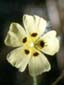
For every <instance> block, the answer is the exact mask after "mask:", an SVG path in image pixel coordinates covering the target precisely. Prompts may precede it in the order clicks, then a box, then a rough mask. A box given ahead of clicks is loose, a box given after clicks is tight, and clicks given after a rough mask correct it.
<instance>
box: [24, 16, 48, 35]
mask: <svg viewBox="0 0 64 85" xmlns="http://www.w3.org/2000/svg"><path fill="white" fill-rule="evenodd" d="M23 23H24V27H25V29H26V31H27V32H29V34H32V33H38V35H39V36H40V35H42V34H43V33H44V31H45V29H46V26H47V21H46V20H45V19H43V18H41V17H39V16H36V15H33V16H31V15H24V16H23Z"/></svg>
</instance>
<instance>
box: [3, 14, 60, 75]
mask: <svg viewBox="0 0 64 85" xmlns="http://www.w3.org/2000/svg"><path fill="white" fill-rule="evenodd" d="M23 24H24V28H23V27H22V26H21V25H20V24H18V23H12V24H11V25H10V29H9V31H8V34H7V36H6V38H5V44H6V45H7V46H11V47H18V48H16V49H15V50H13V51H12V52H10V53H9V54H8V55H7V60H8V62H9V63H11V64H12V66H15V67H16V68H18V69H19V70H20V71H21V72H23V71H24V70H25V68H26V67H27V65H28V69H29V73H30V75H31V76H37V75H40V74H42V73H43V72H46V71H49V70H50V69H51V66H50V63H49V61H48V59H47V58H46V56H45V55H44V54H43V53H45V54H48V55H54V54H55V53H56V52H58V50H59V40H58V39H57V37H56V31H54V30H52V31H50V32H48V33H44V32H45V29H46V26H47V22H46V20H44V19H43V18H41V17H39V16H36V15H34V16H31V15H24V16H23Z"/></svg>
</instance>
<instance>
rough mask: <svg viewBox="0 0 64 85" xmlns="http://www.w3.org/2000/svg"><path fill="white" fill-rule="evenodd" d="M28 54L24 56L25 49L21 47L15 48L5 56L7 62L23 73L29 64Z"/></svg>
mask: <svg viewBox="0 0 64 85" xmlns="http://www.w3.org/2000/svg"><path fill="white" fill-rule="evenodd" d="M30 58H31V57H30V53H29V54H25V49H24V48H23V47H20V48H17V49H15V50H13V51H12V52H10V53H9V54H8V55H7V60H8V62H9V63H10V64H11V65H12V66H14V67H16V68H18V69H19V71H21V72H23V71H24V70H25V68H26V66H27V64H28V63H29V60H30Z"/></svg>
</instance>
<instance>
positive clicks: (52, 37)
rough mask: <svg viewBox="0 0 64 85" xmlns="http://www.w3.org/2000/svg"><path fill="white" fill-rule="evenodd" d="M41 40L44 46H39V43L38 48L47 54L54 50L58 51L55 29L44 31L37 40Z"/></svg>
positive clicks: (53, 52) (51, 53)
mask: <svg viewBox="0 0 64 85" xmlns="http://www.w3.org/2000/svg"><path fill="white" fill-rule="evenodd" d="M41 41H43V42H44V46H43V47H41V46H40V45H39V49H40V50H41V51H42V52H44V53H46V54H48V55H54V54H55V53H56V52H58V51H59V40H58V38H57V37H56V31H54V30H53V31H50V32H48V33H46V34H45V35H44V36H42V37H41V38H40V40H39V42H41Z"/></svg>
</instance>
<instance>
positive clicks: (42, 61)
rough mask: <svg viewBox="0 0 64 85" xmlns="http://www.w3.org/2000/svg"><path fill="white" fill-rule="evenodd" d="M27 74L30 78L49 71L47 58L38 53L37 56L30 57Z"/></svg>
mask: <svg viewBox="0 0 64 85" xmlns="http://www.w3.org/2000/svg"><path fill="white" fill-rule="evenodd" d="M28 66H29V67H28V68H29V73H30V75H31V76H37V75H40V74H42V73H44V72H47V71H49V70H50V69H51V66H50V63H49V61H48V60H47V58H46V57H45V56H44V55H43V54H42V53H40V52H39V55H38V56H32V58H31V60H30V62H29V65H28Z"/></svg>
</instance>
